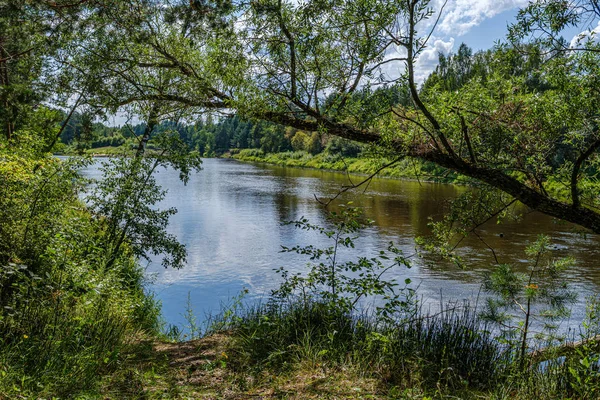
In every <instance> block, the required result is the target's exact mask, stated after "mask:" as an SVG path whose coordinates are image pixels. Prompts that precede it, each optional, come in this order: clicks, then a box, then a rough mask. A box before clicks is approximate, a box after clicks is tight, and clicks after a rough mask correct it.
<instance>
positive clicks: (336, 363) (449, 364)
mask: <svg viewBox="0 0 600 400" xmlns="http://www.w3.org/2000/svg"><path fill="white" fill-rule="evenodd" d="M215 322H217V323H218V321H215ZM220 327H221V328H224V329H228V330H230V331H231V332H232V333H231V334H232V339H233V340H232V341H231V342H230V348H229V349H228V354H229V359H228V367H230V368H232V369H233V370H234V371H235V372H237V373H246V374H251V375H258V374H261V373H264V372H265V371H271V372H272V373H274V374H281V373H284V372H285V371H295V370H297V369H299V368H303V367H306V366H307V365H308V366H313V367H314V366H321V367H327V368H333V369H337V370H348V369H352V370H353V371H354V372H356V373H359V374H360V375H362V376H365V377H370V378H377V379H378V380H379V381H380V382H381V385H382V390H383V391H384V392H385V393H388V394H389V395H392V397H393V394H394V393H396V394H398V393H404V392H405V391H414V390H415V389H416V390H417V393H425V394H427V395H428V396H432V397H437V396H440V397H445V396H457V397H458V398H495V399H509V398H510V399H512V398H518V399H531V398H538V399H558V398H571V399H596V398H598V396H599V395H600V369H599V368H598V356H597V353H596V351H595V350H592V349H581V351H580V352H578V353H576V354H574V356H572V357H568V358H565V357H554V358H552V357H551V359H550V361H547V362H544V363H537V362H532V363H531V364H529V365H528V366H527V367H525V368H523V366H522V363H521V362H520V359H519V358H518V357H516V356H515V352H514V351H512V350H511V349H510V348H509V347H507V346H506V345H505V344H503V343H500V342H499V341H498V340H496V338H495V336H494V334H493V333H492V329H491V327H490V326H489V325H488V322H487V321H485V320H483V319H481V318H480V317H479V316H478V314H477V312H476V310H475V308H473V307H471V306H469V305H468V304H462V305H459V306H457V305H456V304H453V305H451V306H450V305H448V306H445V307H443V309H442V311H440V312H438V313H435V314H428V313H427V312H423V311H422V310H420V309H419V310H416V311H415V313H414V314H412V315H411V316H410V317H409V318H407V319H403V320H401V321H400V320H399V321H397V323H392V324H385V325H382V324H381V323H379V322H378V321H377V320H376V319H375V317H374V316H373V315H369V314H367V313H361V314H359V315H349V314H347V313H343V312H340V311H339V309H336V308H332V307H331V306H330V304H328V303H326V302H322V301H319V300H318V299H314V298H313V299H302V298H299V297H298V298H294V299H293V300H289V301H287V302H285V303H278V304H276V303H273V302H267V303H266V304H257V305H251V306H247V307H246V308H244V309H243V310H242V309H238V314H237V315H236V317H235V318H230V319H228V322H227V323H226V324H221V325H220ZM403 398H404V397H403ZM406 398H411V397H406ZM419 398H420V397H419Z"/></svg>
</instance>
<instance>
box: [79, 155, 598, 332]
mask: <svg viewBox="0 0 600 400" xmlns="http://www.w3.org/2000/svg"><path fill="white" fill-rule="evenodd" d="M98 165H99V164H98V163H97V164H96V165H95V166H92V167H90V168H89V169H87V171H86V174H88V175H91V176H97V175H98V170H97V166H98ZM348 179H349V178H348V177H347V176H346V175H345V174H343V173H334V172H327V171H316V170H306V169H296V168H281V167H274V166H266V165H254V164H246V163H240V162H237V161H234V160H225V159H206V160H204V163H203V170H202V171H200V172H198V173H195V174H193V175H192V177H191V179H190V181H189V183H188V184H187V185H186V186H184V185H183V184H182V183H181V182H180V181H179V179H178V173H177V172H175V171H172V170H161V171H159V172H158V173H157V181H158V183H159V184H161V185H162V186H163V187H164V188H165V189H167V190H168V194H167V197H166V198H165V200H164V201H163V203H162V204H161V207H175V208H177V209H178V211H179V212H178V213H177V214H176V215H175V216H173V217H172V219H171V222H170V226H169V232H170V233H172V234H174V235H176V236H177V238H178V239H179V240H180V241H181V242H182V243H184V244H185V245H186V246H187V250H188V259H187V266H186V267H185V268H183V269H180V270H173V269H163V268H162V267H161V266H160V259H156V260H153V261H152V262H151V263H149V264H148V265H147V271H148V274H149V276H151V277H152V281H153V283H152V285H151V286H150V289H151V290H152V291H154V293H155V294H156V296H157V298H158V299H159V300H160V301H161V302H162V309H163V315H164V318H165V320H166V322H167V323H169V324H173V325H178V326H180V327H185V325H186V320H185V318H184V313H185V310H186V305H187V304H188V296H189V304H190V305H191V307H192V309H193V311H194V314H195V315H196V316H197V317H198V319H199V320H200V321H202V320H204V319H205V318H206V316H207V315H209V314H215V313H217V312H218V311H219V309H220V308H221V307H222V306H223V305H225V304H227V303H229V301H230V299H231V298H232V297H234V296H236V295H238V294H239V293H240V291H242V290H243V289H248V291H249V293H248V296H247V300H250V301H253V300H260V299H261V298H265V297H266V296H267V295H268V293H269V291H270V290H272V289H275V288H276V287H277V286H278V284H279V282H280V279H279V277H278V275H277V274H275V273H274V271H273V270H274V269H275V268H279V267H286V268H287V269H289V270H290V271H293V272H294V271H303V270H305V268H306V263H307V262H308V260H307V259H306V258H305V257H304V256H300V255H296V254H291V253H282V252H281V246H294V245H307V244H313V245H319V246H320V247H326V246H329V245H330V244H331V243H329V242H327V241H326V240H324V239H323V238H322V237H319V236H318V235H317V234H316V233H315V232H307V231H303V230H300V229H297V228H295V227H294V226H292V225H283V224H282V222H285V221H292V220H297V219H299V218H301V217H306V218H308V219H309V220H310V222H311V223H314V224H320V225H323V224H324V223H325V215H326V214H325V211H324V210H323V207H322V206H321V205H320V204H319V203H318V202H317V201H315V196H317V197H319V198H327V197H332V196H334V195H335V194H336V193H338V191H339V190H340V189H341V187H342V186H343V185H347V184H348V183H349V181H348ZM352 179H353V181H355V182H356V181H360V179H361V178H360V177H354V178H352ZM465 190H469V188H467V187H464V186H457V185H446V184H435V183H419V182H413V181H401V180H391V179H374V180H373V181H372V182H371V183H370V185H369V186H368V188H367V189H366V191H363V190H360V191H356V190H355V191H352V192H348V193H345V194H344V195H342V196H340V198H339V199H338V202H340V203H346V202H348V201H353V205H354V206H357V207H361V208H363V209H364V212H365V214H366V216H367V217H368V218H370V219H372V220H374V221H375V223H374V225H373V226H372V227H370V228H368V229H367V230H366V231H364V232H363V233H362V235H361V237H360V238H359V239H358V240H357V241H356V249H355V250H354V252H353V253H344V254H343V255H342V256H343V257H345V258H352V257H357V256H361V255H368V254H375V252H377V251H379V250H382V249H385V248H386V247H387V244H388V243H389V242H394V243H395V244H396V245H397V246H398V247H399V248H401V249H402V251H403V252H404V254H405V255H406V256H412V257H411V265H412V268H410V269H407V268H405V267H397V268H395V269H394V270H392V271H390V273H389V275H388V277H389V278H397V279H398V280H399V281H402V282H403V281H404V279H406V278H410V279H411V280H412V284H411V286H412V287H414V288H417V291H418V292H417V293H418V296H419V297H420V298H421V299H422V301H423V302H424V303H425V304H426V305H428V306H430V307H434V308H435V307H436V306H438V305H439V303H440V299H441V301H444V302H445V301H451V300H453V301H456V300H459V301H460V300H463V299H467V300H470V301H471V302H474V301H475V300H476V299H477V297H478V294H479V293H480V286H481V281H482V277H483V275H484V274H485V273H486V272H487V271H490V270H491V267H492V265H493V261H494V259H493V257H492V253H491V252H490V250H489V249H488V248H487V247H486V245H484V244H483V243H482V242H481V241H480V240H478V239H477V238H475V237H472V238H468V239H467V240H464V241H463V243H462V244H461V247H460V254H461V255H463V256H464V259H465V261H466V266H467V268H465V269H461V268H459V267H458V266H456V265H454V264H449V263H448V262H445V261H441V260H439V259H436V258H432V257H427V256H426V257H420V256H414V253H415V237H416V236H424V235H427V234H428V233H429V230H428V227H427V223H428V222H429V217H433V218H439V217H440V216H441V215H442V212H443V210H444V208H445V207H447V205H448V202H449V200H451V199H452V198H454V197H456V196H457V195H459V194H460V193H461V192H462V191H465ZM478 232H480V235H481V236H482V237H483V238H484V239H485V241H486V242H487V243H488V244H489V245H490V246H491V247H493V248H494V249H495V251H496V254H497V256H498V258H499V260H500V262H502V263H512V264H514V265H518V266H520V268H525V266H526V264H525V262H526V256H525V253H524V249H525V247H526V246H527V244H528V243H531V242H532V241H534V240H535V239H536V237H537V235H539V234H542V233H543V234H546V235H549V236H550V237H551V238H552V244H553V246H554V248H555V250H554V253H555V254H556V256H567V255H570V256H572V257H574V258H575V259H576V260H577V266H576V268H573V269H572V270H570V271H569V272H568V279H569V280H570V282H571V284H572V285H573V287H574V288H575V290H576V291H577V293H578V303H577V304H576V305H575V306H574V309H573V315H572V317H571V320H570V321H567V322H566V323H565V324H564V325H563V329H565V328H566V327H567V326H568V325H569V324H570V325H572V326H575V325H577V324H578V323H579V322H580V321H581V318H582V315H583V311H584V309H585V298H586V297H587V296H589V295H591V294H595V293H598V291H599V286H600V262H599V260H600V246H599V244H600V241H599V240H598V239H597V238H590V237H588V238H585V237H582V236H581V235H580V234H578V233H577V232H576V231H575V230H574V227H573V226H571V225H569V224H561V223H557V222H555V221H554V220H553V219H551V218H549V217H546V216H544V215H541V214H539V213H525V214H524V215H523V218H522V220H521V221H520V222H506V223H503V224H500V225H497V224H496V223H495V222H492V223H490V224H488V225H486V226H483V227H482V228H481V229H480V230H479V231H478Z"/></svg>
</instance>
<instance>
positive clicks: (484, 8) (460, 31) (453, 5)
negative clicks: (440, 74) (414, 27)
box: [430, 0, 529, 36]
mask: <svg viewBox="0 0 600 400" xmlns="http://www.w3.org/2000/svg"><path fill="white" fill-rule="evenodd" d="M528 3H529V1H528V0H448V3H447V4H446V7H445V8H444V10H443V14H442V17H441V18H440V22H439V25H438V27H437V29H438V31H439V32H441V33H445V34H451V35H454V36H461V35H464V34H465V33H467V32H468V31H469V30H470V29H471V28H473V27H475V26H477V25H479V24H481V23H482V22H483V21H484V20H486V19H488V18H492V17H494V16H496V15H498V14H500V13H502V12H504V11H507V10H510V9H513V8H516V7H523V6H525V5H527V4H528ZM443 4H444V0H434V1H432V2H431V7H432V8H433V9H434V10H435V11H436V12H437V13H439V12H440V10H441V7H442V5H443ZM435 18H437V14H436V15H435V16H434V17H433V18H431V20H430V21H435Z"/></svg>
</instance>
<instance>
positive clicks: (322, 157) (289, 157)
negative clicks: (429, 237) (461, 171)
mask: <svg viewBox="0 0 600 400" xmlns="http://www.w3.org/2000/svg"><path fill="white" fill-rule="evenodd" d="M231 157H232V158H234V159H236V160H240V161H250V162H259V163H267V164H272V165H279V166H283V167H299V168H314V169H324V170H331V171H343V172H349V173H353V174H362V175H371V174H374V173H375V172H377V170H379V169H380V168H381V167H383V166H384V165H387V164H389V163H390V162H391V161H392V160H388V159H385V158H367V157H359V158H352V157H342V156H340V155H333V154H329V153H327V152H323V153H319V154H316V155H311V154H309V153H307V152H305V151H294V152H291V151H290V152H284V153H265V152H263V151H262V150H259V149H243V150H240V151H239V152H237V151H232V152H231ZM378 176H381V177H387V178H398V179H420V180H423V181H432V182H448V183H449V182H455V183H465V182H467V181H468V179H467V178H465V177H464V176H461V175H458V174H456V173H454V172H451V171H448V170H445V169H442V168H440V167H438V166H436V165H434V164H430V163H422V162H418V161H415V160H411V159H404V160H401V161H399V162H398V163H396V164H394V165H393V166H390V167H388V168H385V169H383V170H381V171H380V172H379V173H378Z"/></svg>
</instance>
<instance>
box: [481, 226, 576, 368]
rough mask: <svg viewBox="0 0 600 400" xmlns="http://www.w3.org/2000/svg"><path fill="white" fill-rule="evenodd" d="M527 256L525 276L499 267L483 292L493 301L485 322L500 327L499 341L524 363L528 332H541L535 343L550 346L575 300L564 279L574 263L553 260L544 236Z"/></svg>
mask: <svg viewBox="0 0 600 400" xmlns="http://www.w3.org/2000/svg"><path fill="white" fill-rule="evenodd" d="M526 253H527V255H528V256H529V257H531V259H532V264H531V265H530V266H529V267H528V271H527V273H519V272H516V271H515V270H514V269H513V268H512V267H511V266H509V265H505V264H502V265H499V266H498V267H496V269H495V270H494V272H493V273H492V274H490V275H489V276H488V278H487V279H486V281H485V290H486V291H487V292H489V293H491V294H492V295H493V296H494V297H490V298H488V299H487V308H486V311H485V313H484V318H486V319H488V320H490V321H493V322H494V323H496V324H498V325H499V326H500V329H501V332H502V336H501V337H502V338H503V339H504V340H506V341H507V342H508V343H510V344H511V347H512V348H513V349H515V350H518V355H519V358H520V359H521V360H523V362H525V361H526V360H525V357H526V350H527V348H528V347H529V342H530V341H531V339H532V338H531V336H530V333H531V331H532V330H533V329H541V330H539V331H538V332H537V333H536V335H535V338H536V339H537V340H538V342H539V341H542V340H545V341H546V342H548V343H552V339H553V338H554V334H555V333H556V329H557V325H556V324H555V323H556V322H557V321H560V320H561V319H565V318H566V317H568V316H569V315H570V310H569V309H568V308H567V306H568V305H569V304H572V303H573V302H574V301H575V298H576V295H575V293H574V292H573V291H571V290H570V289H569V287H568V286H567V283H566V281H565V276H564V273H565V271H566V270H567V269H568V268H569V267H571V266H572V265H573V263H574V262H573V259H570V258H563V259H552V258H551V255H550V254H549V253H550V249H549V238H548V237H547V236H540V237H539V238H538V240H537V241H536V242H535V243H533V244H532V245H530V246H529V247H528V248H527V250H526Z"/></svg>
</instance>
